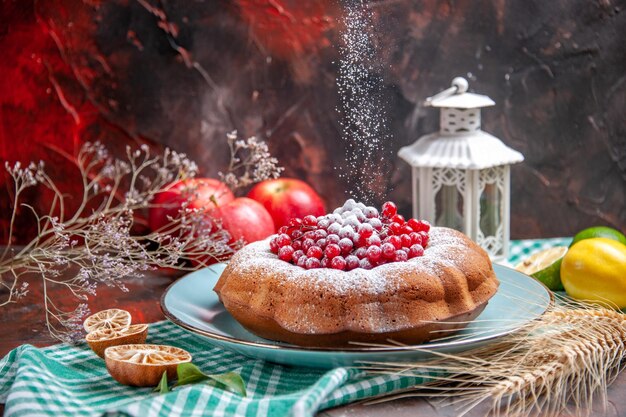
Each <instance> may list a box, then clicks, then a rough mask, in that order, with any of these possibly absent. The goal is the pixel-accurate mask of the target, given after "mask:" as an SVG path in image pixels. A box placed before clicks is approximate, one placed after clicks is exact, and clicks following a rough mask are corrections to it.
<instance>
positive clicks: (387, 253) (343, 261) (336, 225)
mask: <svg viewBox="0 0 626 417" xmlns="http://www.w3.org/2000/svg"><path fill="white" fill-rule="evenodd" d="M429 231H430V224H429V223H428V222H427V221H423V220H417V219H408V220H405V218H404V217H403V216H402V215H401V214H398V208H397V207H396V205H395V204H394V203H392V202H390V201H388V202H386V203H385V204H383V206H382V208H381V210H380V211H379V210H378V209H376V208H375V207H368V206H365V204H363V203H357V202H356V201H354V200H352V199H350V200H347V201H346V202H345V203H344V205H343V206H342V207H338V208H336V209H335V210H334V211H333V212H332V213H330V214H327V215H325V216H319V217H315V216H312V215H309V216H305V217H304V218H302V219H299V218H294V219H291V220H290V221H289V223H288V224H287V226H283V227H281V228H280V229H279V231H278V234H276V235H274V236H273V237H272V238H271V239H270V242H269V245H270V250H271V251H272V252H273V253H275V254H276V255H277V256H278V258H279V259H281V260H283V261H285V262H290V263H293V264H295V265H297V266H299V267H301V268H306V269H314V268H332V269H338V270H340V271H351V270H353V269H356V268H363V269H372V268H374V267H376V266H378V265H382V264H385V263H389V262H406V261H408V260H410V259H413V258H416V257H419V256H423V255H424V248H425V247H427V245H428V240H429V235H428V232H429Z"/></svg>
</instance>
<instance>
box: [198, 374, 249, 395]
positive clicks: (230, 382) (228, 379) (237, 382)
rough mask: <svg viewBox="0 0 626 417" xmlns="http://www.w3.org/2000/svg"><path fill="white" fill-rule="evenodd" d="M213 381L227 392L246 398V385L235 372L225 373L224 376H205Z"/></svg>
mask: <svg viewBox="0 0 626 417" xmlns="http://www.w3.org/2000/svg"><path fill="white" fill-rule="evenodd" d="M207 376H208V377H209V378H211V379H212V380H213V381H215V382H217V383H219V384H221V385H224V386H225V387H226V388H228V389H229V390H231V391H233V392H235V393H237V394H239V395H241V396H242V397H245V396H246V384H245V383H244V382H243V379H242V378H241V375H239V374H238V373H237V372H227V373H225V374H217V375H207Z"/></svg>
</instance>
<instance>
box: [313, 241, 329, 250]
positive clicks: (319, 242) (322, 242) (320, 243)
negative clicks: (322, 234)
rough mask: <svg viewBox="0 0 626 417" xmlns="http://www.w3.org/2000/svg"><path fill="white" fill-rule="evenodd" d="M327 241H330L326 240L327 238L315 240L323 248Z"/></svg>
mask: <svg viewBox="0 0 626 417" xmlns="http://www.w3.org/2000/svg"><path fill="white" fill-rule="evenodd" d="M327 243H328V242H326V239H320V240H318V241H317V242H315V244H316V245H317V246H319V247H320V248H322V249H324V248H325V247H326V244H327Z"/></svg>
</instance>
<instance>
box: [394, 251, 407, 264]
mask: <svg viewBox="0 0 626 417" xmlns="http://www.w3.org/2000/svg"><path fill="white" fill-rule="evenodd" d="M407 259H409V257H408V256H407V254H406V252H405V251H403V250H397V251H396V253H395V255H394V258H393V261H394V262H405V261H406V260H407Z"/></svg>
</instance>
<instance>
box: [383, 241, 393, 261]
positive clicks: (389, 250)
mask: <svg viewBox="0 0 626 417" xmlns="http://www.w3.org/2000/svg"><path fill="white" fill-rule="evenodd" d="M380 249H381V250H382V252H383V256H384V257H385V258H388V259H391V258H393V256H394V255H395V253H396V248H395V247H394V246H393V244H391V243H389V242H387V243H383V244H382V245H381V247H380Z"/></svg>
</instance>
